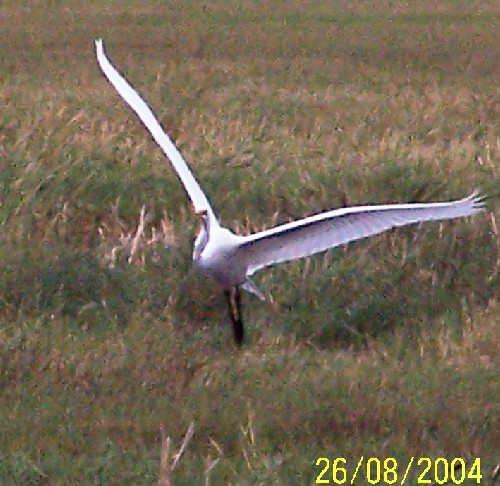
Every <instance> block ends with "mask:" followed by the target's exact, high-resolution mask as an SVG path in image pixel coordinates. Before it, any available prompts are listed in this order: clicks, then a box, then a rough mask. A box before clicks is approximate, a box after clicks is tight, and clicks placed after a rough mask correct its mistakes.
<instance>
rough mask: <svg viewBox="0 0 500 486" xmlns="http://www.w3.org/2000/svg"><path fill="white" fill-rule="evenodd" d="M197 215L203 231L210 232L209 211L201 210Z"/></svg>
mask: <svg viewBox="0 0 500 486" xmlns="http://www.w3.org/2000/svg"><path fill="white" fill-rule="evenodd" d="M196 215H197V216H198V217H199V218H200V223H201V230H203V229H204V230H205V231H206V232H207V233H208V230H209V227H208V225H209V217H208V210H207V209H200V210H199V211H196Z"/></svg>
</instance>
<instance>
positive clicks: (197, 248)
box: [193, 209, 210, 262]
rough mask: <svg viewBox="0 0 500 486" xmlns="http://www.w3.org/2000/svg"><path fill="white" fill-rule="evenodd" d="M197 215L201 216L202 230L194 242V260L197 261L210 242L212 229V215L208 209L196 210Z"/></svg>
mask: <svg viewBox="0 0 500 486" xmlns="http://www.w3.org/2000/svg"><path fill="white" fill-rule="evenodd" d="M196 215H197V216H199V217H200V231H199V233H198V236H197V237H196V240H195V242H194V249H193V260H194V261H195V262H196V261H198V259H199V258H200V256H201V253H202V251H203V250H204V249H205V247H206V246H207V243H208V235H209V230H210V226H209V225H210V217H209V215H208V211H207V210H206V209H202V210H200V211H196Z"/></svg>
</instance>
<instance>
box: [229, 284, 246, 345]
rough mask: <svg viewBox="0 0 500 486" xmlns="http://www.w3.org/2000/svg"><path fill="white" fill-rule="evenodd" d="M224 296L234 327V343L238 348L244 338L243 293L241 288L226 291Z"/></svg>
mask: <svg viewBox="0 0 500 486" xmlns="http://www.w3.org/2000/svg"><path fill="white" fill-rule="evenodd" d="M224 296H225V297H226V300H227V305H228V308H229V317H230V318H231V324H232V325H233V335H234V341H235V343H236V344H237V345H238V346H241V344H242V343H243V337H244V330H243V323H242V322H241V291H240V289H239V287H236V288H234V289H231V290H225V291H224Z"/></svg>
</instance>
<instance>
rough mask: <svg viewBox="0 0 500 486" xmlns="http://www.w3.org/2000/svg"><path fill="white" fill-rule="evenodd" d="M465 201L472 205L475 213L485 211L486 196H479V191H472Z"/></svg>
mask: <svg viewBox="0 0 500 486" xmlns="http://www.w3.org/2000/svg"><path fill="white" fill-rule="evenodd" d="M467 200H468V201H470V202H471V203H472V209H474V210H475V211H482V210H484V209H486V203H485V201H486V196H484V195H483V194H481V191H479V189H474V191H473V192H472V194H471V195H470V196H469V197H468V198H467Z"/></svg>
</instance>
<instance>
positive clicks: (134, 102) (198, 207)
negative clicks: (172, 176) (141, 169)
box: [95, 39, 214, 215]
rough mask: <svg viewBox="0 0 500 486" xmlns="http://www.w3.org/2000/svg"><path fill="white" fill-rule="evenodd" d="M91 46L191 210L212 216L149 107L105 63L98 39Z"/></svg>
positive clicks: (180, 158) (107, 61)
mask: <svg viewBox="0 0 500 486" xmlns="http://www.w3.org/2000/svg"><path fill="white" fill-rule="evenodd" d="M95 47H96V53H97V61H98V63H99V66H100V67H101V69H102V72H103V73H104V75H105V76H106V78H108V80H109V82H110V83H111V84H112V85H113V86H114V87H115V89H116V90H117V91H118V93H119V94H120V95H121V97H122V98H123V99H124V100H125V101H126V102H127V103H128V105H129V106H130V107H131V108H132V110H134V111H135V112H136V113H137V115H138V117H139V118H140V119H141V121H142V123H144V125H145V126H146V128H147V129H148V130H149V133H151V135H152V137H153V139H154V140H155V141H156V143H157V144H158V145H159V146H160V148H161V149H162V150H163V152H164V153H165V155H166V156H167V157H168V159H169V160H170V162H171V163H172V166H173V168H174V170H175V172H176V173H177V175H178V176H179V179H180V180H181V182H182V184H183V185H184V189H185V190H186V192H187V193H188V196H189V198H190V199H191V201H192V203H193V206H194V209H195V211H196V212H200V211H203V210H206V211H208V212H210V213H211V214H212V215H213V214H214V212H213V210H212V208H211V206H210V204H209V202H208V199H207V197H206V196H205V194H204V192H203V191H202V190H201V187H200V185H199V184H198V182H197V181H196V179H195V178H194V176H193V174H192V173H191V171H190V170H189V167H188V166H187V164H186V161H185V160H184V158H183V157H182V155H181V154H180V152H179V151H178V150H177V148H176V146H175V145H174V144H173V143H172V141H171V140H170V138H169V137H168V135H167V134H166V133H165V131H164V130H163V128H162V127H161V125H160V124H159V122H158V120H157V119H156V117H155V115H154V113H153V112H152V111H151V108H149V106H148V105H147V104H146V102H145V101H144V100H143V99H142V98H141V97H140V96H139V95H138V94H137V92H136V91H135V90H134V88H132V86H130V84H129V83H128V82H127V80H126V79H125V78H123V76H121V74H120V73H119V72H118V71H117V70H116V69H115V68H114V66H113V65H112V64H111V63H110V62H109V60H108V58H107V57H106V54H105V53H104V48H103V45H102V39H98V40H96V41H95Z"/></svg>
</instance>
